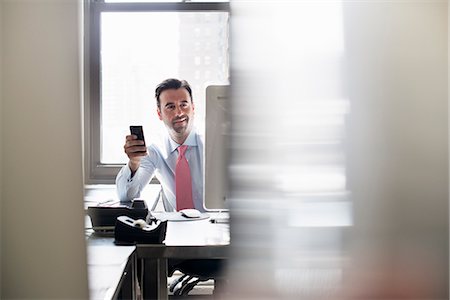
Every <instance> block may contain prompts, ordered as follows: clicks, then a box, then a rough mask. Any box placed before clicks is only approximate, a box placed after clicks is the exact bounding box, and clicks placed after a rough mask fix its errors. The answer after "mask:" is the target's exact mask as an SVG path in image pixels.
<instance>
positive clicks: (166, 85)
mask: <svg viewBox="0 0 450 300" xmlns="http://www.w3.org/2000/svg"><path fill="white" fill-rule="evenodd" d="M179 88H185V89H186V90H187V91H188V93H189V96H190V97H191V102H194V99H193V98H192V89H191V86H190V85H189V83H188V82H187V81H186V80H178V79H175V78H169V79H166V80H164V81H163V82H161V83H160V84H158V86H157V87H156V90H155V98H156V104H157V105H158V108H161V103H160V99H159V96H160V95H161V93H162V92H164V91H165V90H172V89H174V90H176V89H179Z"/></svg>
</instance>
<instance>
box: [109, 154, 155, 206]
mask: <svg viewBox="0 0 450 300" xmlns="http://www.w3.org/2000/svg"><path fill="white" fill-rule="evenodd" d="M147 150H148V153H149V154H148V155H147V156H145V157H143V158H142V159H141V165H140V166H139V168H138V169H137V170H136V172H135V173H134V176H133V177H131V170H130V168H129V167H128V164H126V165H125V166H123V167H122V169H121V170H120V171H119V173H118V174H117V177H116V187H117V194H118V196H119V199H120V201H121V202H126V201H131V200H133V199H134V198H138V197H140V195H141V192H142V190H143V189H144V188H145V187H146V186H147V185H148V183H149V182H150V180H151V179H152V177H153V175H154V174H155V170H156V168H157V164H158V155H157V153H156V151H155V149H153V148H152V147H148V149H147Z"/></svg>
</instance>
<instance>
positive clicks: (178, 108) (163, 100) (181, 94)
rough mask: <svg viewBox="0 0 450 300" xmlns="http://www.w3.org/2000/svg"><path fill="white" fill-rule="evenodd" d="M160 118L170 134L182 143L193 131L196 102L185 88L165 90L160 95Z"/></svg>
mask: <svg viewBox="0 0 450 300" xmlns="http://www.w3.org/2000/svg"><path fill="white" fill-rule="evenodd" d="M159 100H160V107H159V108H158V116H159V119H160V120H162V121H163V122H164V124H165V125H166V127H167V130H168V131H169V134H170V136H171V137H172V139H174V140H175V141H176V142H177V143H179V144H181V143H183V142H184V140H185V139H186V138H187V136H188V135H189V133H190V132H191V129H192V125H193V122H194V104H193V103H192V99H191V97H190V96H189V93H188V91H187V90H186V89H185V88H179V89H170V90H165V91H163V92H162V93H161V94H160V95H159Z"/></svg>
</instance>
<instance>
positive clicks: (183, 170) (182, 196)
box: [175, 145, 194, 211]
mask: <svg viewBox="0 0 450 300" xmlns="http://www.w3.org/2000/svg"><path fill="white" fill-rule="evenodd" d="M187 147H188V146H186V145H182V146H179V147H178V153H179V154H178V159H177V165H176V167H175V191H176V197H177V211H179V210H181V209H186V208H194V202H193V201H192V179H191V170H190V169H189V163H188V161H187V160H186V157H185V156H184V153H185V152H186V149H187Z"/></svg>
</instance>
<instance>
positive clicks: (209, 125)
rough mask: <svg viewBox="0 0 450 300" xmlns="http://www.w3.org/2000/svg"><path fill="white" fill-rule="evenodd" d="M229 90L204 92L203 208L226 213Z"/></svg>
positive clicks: (224, 87)
mask: <svg viewBox="0 0 450 300" xmlns="http://www.w3.org/2000/svg"><path fill="white" fill-rule="evenodd" d="M229 96H230V86H228V85H210V86H208V87H207V88H206V114H205V115H206V124H205V193H204V195H205V208H206V209H212V210H215V209H228V203H227V201H226V199H227V190H228V188H227V186H228V180H227V174H228V172H227V167H228V163H227V158H228V149H229V147H228V140H229V135H230V117H229V109H228V107H229V105H230V103H229V102H230V97H229Z"/></svg>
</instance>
